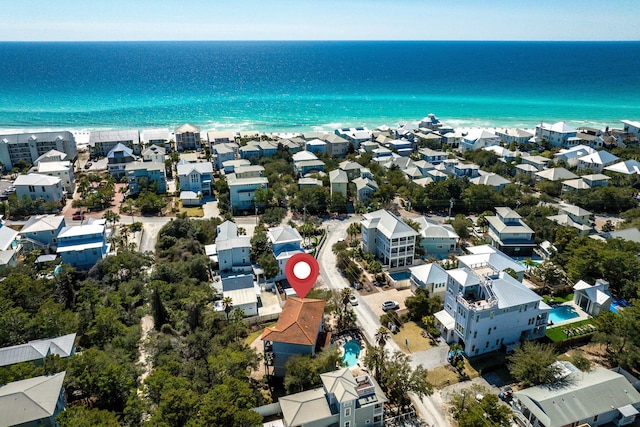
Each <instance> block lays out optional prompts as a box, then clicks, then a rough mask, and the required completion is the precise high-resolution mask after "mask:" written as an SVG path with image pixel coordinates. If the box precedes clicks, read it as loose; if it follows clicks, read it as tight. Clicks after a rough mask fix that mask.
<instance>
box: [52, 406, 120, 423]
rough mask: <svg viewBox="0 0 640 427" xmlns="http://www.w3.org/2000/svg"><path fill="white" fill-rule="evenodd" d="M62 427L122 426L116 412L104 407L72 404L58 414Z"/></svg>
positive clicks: (58, 420) (57, 417)
mask: <svg viewBox="0 0 640 427" xmlns="http://www.w3.org/2000/svg"><path fill="white" fill-rule="evenodd" d="M56 423H57V424H58V425H60V427H95V426H100V427H120V426H121V425H122V424H120V421H119V420H118V417H117V416H116V414H115V413H114V412H111V411H106V410H104V409H97V408H87V407H86V406H70V407H68V408H67V409H65V410H64V411H62V412H60V413H59V414H58V415H57V416H56Z"/></svg>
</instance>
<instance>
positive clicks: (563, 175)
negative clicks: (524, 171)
mask: <svg viewBox="0 0 640 427" xmlns="http://www.w3.org/2000/svg"><path fill="white" fill-rule="evenodd" d="M536 176H539V177H540V178H544V179H546V180H549V181H563V180H565V179H576V178H577V177H578V175H576V174H575V173H573V172H571V171H568V170H567V169H565V168H551V169H545V170H542V171H540V172H536Z"/></svg>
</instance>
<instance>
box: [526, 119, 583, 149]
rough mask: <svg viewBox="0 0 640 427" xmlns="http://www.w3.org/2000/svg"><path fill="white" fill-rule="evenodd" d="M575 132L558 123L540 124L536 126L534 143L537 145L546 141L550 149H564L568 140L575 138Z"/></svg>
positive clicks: (562, 123) (566, 125)
mask: <svg viewBox="0 0 640 427" xmlns="http://www.w3.org/2000/svg"><path fill="white" fill-rule="evenodd" d="M576 133H577V130H576V129H574V128H572V127H571V126H569V125H568V124H566V123H565V122H558V123H555V124H553V125H552V124H549V123H540V124H539V125H538V126H536V141H538V143H540V142H542V141H543V140H546V141H548V142H549V144H551V146H552V147H566V146H568V144H567V141H568V139H569V138H572V137H575V136H576Z"/></svg>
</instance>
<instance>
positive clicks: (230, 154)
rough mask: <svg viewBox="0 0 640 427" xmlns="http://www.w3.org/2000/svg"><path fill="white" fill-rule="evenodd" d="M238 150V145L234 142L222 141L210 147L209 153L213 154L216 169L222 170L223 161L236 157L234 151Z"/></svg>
mask: <svg viewBox="0 0 640 427" xmlns="http://www.w3.org/2000/svg"><path fill="white" fill-rule="evenodd" d="M237 151H238V147H237V145H236V144H235V143H223V144H216V145H214V146H212V147H211V154H212V156H213V160H212V161H213V164H214V165H215V167H216V169H218V170H222V169H224V166H223V165H222V164H223V163H224V162H226V161H228V160H234V159H235V158H236V152H237Z"/></svg>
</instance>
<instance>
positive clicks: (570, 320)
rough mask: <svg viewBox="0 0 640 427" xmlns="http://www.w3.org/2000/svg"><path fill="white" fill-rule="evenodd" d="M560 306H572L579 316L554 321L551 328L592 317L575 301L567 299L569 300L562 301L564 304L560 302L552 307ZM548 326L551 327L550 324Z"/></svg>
mask: <svg viewBox="0 0 640 427" xmlns="http://www.w3.org/2000/svg"><path fill="white" fill-rule="evenodd" d="M560 306H565V307H571V308H573V310H574V311H575V312H576V313H578V317H574V318H572V319H567V320H563V321H562V322H558V323H554V324H553V325H552V326H551V328H555V327H556V326H564V325H569V324H571V323H575V322H579V321H581V320H587V319H590V318H591V316H589V315H588V314H587V313H586V312H584V311H583V310H582V309H581V308H580V306H578V305H577V304H576V303H575V302H573V301H567V302H564V303H562V304H558V305H556V306H554V307H552V308H555V307H560ZM547 327H549V326H547Z"/></svg>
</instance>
